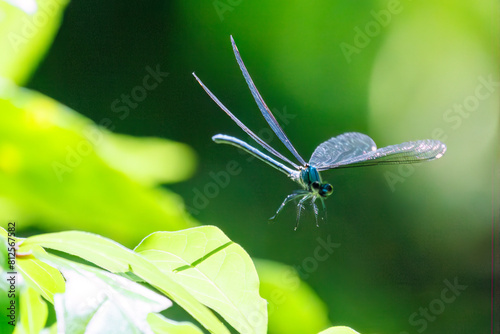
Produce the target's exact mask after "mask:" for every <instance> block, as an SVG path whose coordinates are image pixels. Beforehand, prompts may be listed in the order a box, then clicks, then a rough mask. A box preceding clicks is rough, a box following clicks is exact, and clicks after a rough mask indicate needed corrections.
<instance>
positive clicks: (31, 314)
mask: <svg viewBox="0 0 500 334" xmlns="http://www.w3.org/2000/svg"><path fill="white" fill-rule="evenodd" d="M2 232H3V233H5V230H3V229H2ZM18 241H20V240H18ZM42 247H43V248H42ZM44 248H47V249H53V250H58V251H59V252H62V254H64V253H66V254H67V255H74V256H77V257H79V258H81V259H83V260H87V261H89V262H91V263H93V264H95V265H97V266H98V267H100V268H96V267H90V266H88V265H84V264H81V263H77V262H74V261H72V260H68V259H65V258H63V257H61V256H60V255H59V256H55V255H51V254H49V253H47V252H46V251H45V250H44ZM19 251H20V252H21V251H22V252H23V253H26V252H31V255H29V256H20V257H18V258H17V261H18V268H19V267H23V268H24V270H22V271H21V270H19V271H20V273H21V275H22V277H23V278H24V279H25V280H26V285H27V287H26V288H25V289H23V291H22V293H21V298H20V300H21V303H22V306H21V309H20V321H19V322H18V323H17V327H16V331H18V332H19V333H32V332H33V333H34V332H38V331H39V329H41V328H43V326H44V325H45V321H46V319H47V305H46V302H45V301H44V300H43V299H42V297H41V294H40V293H39V291H42V292H44V294H43V296H44V298H45V300H47V301H48V302H50V303H51V304H52V306H51V307H53V308H54V309H55V312H56V317H57V323H58V326H59V331H62V330H65V331H66V332H71V333H84V332H85V333H93V332H96V331H97V332H103V331H104V332H106V333H115V332H116V333H149V332H151V331H153V332H154V333H167V332H168V333H200V330H199V329H198V328H197V327H196V325H195V324H192V323H190V322H177V321H174V320H170V319H167V318H165V317H164V316H161V315H157V314H155V313H157V312H160V311H162V310H164V309H165V308H167V307H169V306H170V305H171V304H172V303H171V302H170V301H169V300H168V299H167V298H165V297H169V298H172V300H173V301H175V302H176V303H178V304H179V305H180V306H181V307H183V308H184V309H185V310H186V311H187V312H188V313H190V314H191V315H192V316H193V318H194V319H196V320H197V321H198V322H199V323H200V324H201V325H203V326H204V327H205V328H206V329H208V330H209V331H211V332H213V333H229V330H228V329H227V328H226V327H225V326H224V325H223V324H222V323H220V322H219V321H218V320H217V318H216V317H214V316H213V314H212V313H211V311H210V310H208V309H207V308H205V307H204V306H202V305H201V304H198V301H199V302H201V303H203V304H205V305H206V306H208V307H210V308H211V309H212V310H214V311H215V312H217V313H218V314H220V315H221V316H222V317H223V318H225V320H226V321H227V322H228V323H229V324H230V325H231V326H232V327H234V328H235V329H236V330H237V331H238V332H240V333H266V332H267V309H266V307H267V305H266V302H265V300H264V299H262V298H261V297H260V296H259V279H258V277H257V271H256V269H255V267H254V265H253V263H252V261H251V260H250V257H249V256H248V254H247V253H246V252H245V251H244V250H243V248H241V247H240V246H239V245H237V244H235V243H234V242H232V241H231V240H230V239H229V238H227V236H226V235H225V234H224V233H222V231H220V230H219V229H218V228H216V227H213V226H202V227H196V228H191V229H187V230H183V231H177V232H158V233H154V234H152V235H150V236H148V237H147V238H145V239H144V240H143V241H142V242H141V244H140V245H138V246H137V247H136V251H132V250H129V249H127V248H125V247H123V246H121V245H120V244H118V243H116V242H113V241H111V240H109V239H106V238H103V237H100V236H98V235H94V234H90V233H85V232H76V231H73V232H60V233H52V234H41V235H37V236H33V237H29V238H27V239H25V240H23V243H22V246H21V247H20V248H19ZM26 263H31V264H34V263H37V264H38V265H39V267H35V266H32V267H30V266H27V265H26ZM41 263H43V264H44V267H43V270H40V268H41V267H40V264H41ZM261 267H262V272H263V274H262V276H263V281H264V282H267V283H266V284H267V286H270V285H271V284H273V283H276V279H275V277H273V275H276V274H277V273H278V272H280V270H281V273H282V272H283V271H282V270H283V269H284V268H285V267H284V266H282V265H279V264H276V263H271V262H267V263H266V262H262V264H261ZM277 268H279V269H277ZM40 271H48V272H49V273H51V274H50V275H48V274H47V275H40V274H39V272H40ZM4 272H5V269H4ZM54 272H57V273H58V274H57V275H55V274H54ZM59 272H60V273H62V275H64V279H65V281H63V282H60V281H59V277H60V275H61V274H60V273H59ZM125 273H127V274H128V275H117V274H125ZM132 275H135V276H137V277H140V278H141V279H142V280H143V283H145V284H146V285H141V284H139V283H137V282H135V281H133V280H131V279H129V277H130V276H132ZM47 277H55V278H54V279H52V280H51V279H48V278H47ZM27 278H29V279H27ZM55 281H57V282H58V284H57V289H58V290H56V291H55V294H53V299H51V298H50V297H52V295H51V294H49V293H48V291H51V292H52V293H53V292H54V291H53V290H51V288H52V289H53V286H54V284H55V283H54V282H55ZM295 281H296V283H297V284H298V286H296V287H294V290H292V291H287V292H285V297H284V298H287V299H289V300H288V301H287V305H288V304H290V305H291V306H289V307H288V308H286V310H289V311H296V312H298V313H297V314H296V315H297V316H298V319H301V321H303V320H304V319H308V320H310V321H311V325H313V326H316V325H315V324H318V320H317V319H322V320H319V321H320V322H321V321H323V322H326V320H325V318H322V317H323V316H322V315H316V319H315V317H314V315H312V314H309V316H308V317H307V318H302V317H303V316H304V315H307V314H308V312H309V313H310V312H314V311H319V312H323V313H324V309H322V308H321V302H320V301H319V300H318V299H317V297H316V296H315V295H314V293H313V292H312V291H311V290H310V288H308V287H307V286H305V284H304V283H300V280H299V279H298V277H295ZM269 282H273V283H269ZM61 285H63V286H61ZM265 286H266V285H264V289H265ZM150 288H156V290H157V291H159V292H160V293H162V294H163V295H164V296H161V295H159V294H158V293H157V292H154V291H152V290H150ZM276 289H280V293H281V292H283V291H285V290H286V289H287V287H284V288H283V287H282V286H279V287H276ZM286 293H288V295H287V294H286ZM2 299H3V300H5V297H2ZM299 304H300V305H301V306H302V307H304V309H305V312H304V311H301V310H300V308H299V307H298V305H299ZM299 323H300V322H299V320H295V324H296V325H298V324H299ZM117 324H120V325H119V326H118V325H117ZM302 326H303V325H302ZM275 328H278V327H276V326H275ZM281 328H285V327H283V326H282V327H281ZM303 328H306V327H303ZM270 332H272V331H270ZM307 332H309V331H307ZM276 333H278V332H277V331H276Z"/></svg>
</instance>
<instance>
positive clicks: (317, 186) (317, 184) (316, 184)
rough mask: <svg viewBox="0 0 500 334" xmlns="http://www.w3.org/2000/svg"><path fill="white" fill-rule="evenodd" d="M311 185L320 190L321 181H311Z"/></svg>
mask: <svg viewBox="0 0 500 334" xmlns="http://www.w3.org/2000/svg"><path fill="white" fill-rule="evenodd" d="M311 187H312V188H313V189H314V190H319V182H318V181H314V182H313V183H311Z"/></svg>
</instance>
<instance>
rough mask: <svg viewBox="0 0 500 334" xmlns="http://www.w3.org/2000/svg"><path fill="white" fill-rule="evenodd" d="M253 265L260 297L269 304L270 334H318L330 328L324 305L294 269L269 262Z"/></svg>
mask: <svg viewBox="0 0 500 334" xmlns="http://www.w3.org/2000/svg"><path fill="white" fill-rule="evenodd" d="M254 261H255V265H256V267H257V271H258V272H259V278H260V293H261V295H262V297H263V298H265V299H266V300H267V302H268V309H269V333H276V334H278V333H289V334H294V333H297V334H307V333H317V332H318V331H320V330H322V329H323V328H325V327H327V326H329V324H330V321H329V320H328V310H327V309H326V306H325V304H324V303H323V301H321V299H320V298H319V297H318V296H317V295H316V293H315V292H314V291H313V290H312V289H311V287H309V286H308V285H307V284H306V283H305V282H303V281H302V280H301V279H300V277H299V275H298V273H297V271H296V270H295V269H294V268H293V267H290V266H286V265H283V264H281V263H278V262H274V261H269V260H260V259H259V260H254Z"/></svg>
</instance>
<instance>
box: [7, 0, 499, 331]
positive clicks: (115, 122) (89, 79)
mask: <svg viewBox="0 0 500 334" xmlns="http://www.w3.org/2000/svg"><path fill="white" fill-rule="evenodd" d="M1 20H3V21H1ZM1 20H0V23H2V22H4V23H5V16H2V17H1ZM498 22H499V20H498V4H497V3H496V2H494V1H472V0H458V1H457V0H455V1H439V2H434V1H418V2H417V1H410V0H405V1H365V2H351V1H329V2H327V1H313V2H303V1H289V2H286V3H284V2H269V1H245V0H239V1H237V0H232V1H231V0H220V1H218V0H216V1H203V2H202V1H197V2H195V1H175V2H174V1H148V2H147V4H146V3H144V4H143V3H140V4H139V3H137V2H135V1H134V2H132V1H106V2H101V1H90V0H87V1H82V0H75V1H72V2H71V3H69V4H68V6H67V8H66V10H65V12H64V15H63V16H62V23H61V26H60V29H59V31H58V32H57V34H56V36H55V39H54V42H53V44H52V46H51V47H50V48H49V50H48V51H47V54H46V55H45V57H44V58H43V59H42V60H41V61H40V64H39V66H38V67H36V68H33V71H34V72H33V74H32V76H30V77H29V78H28V74H29V73H30V70H29V69H25V68H23V69H22V71H24V72H26V73H21V74H18V77H16V76H15V75H9V76H10V77H11V78H14V80H15V81H16V82H17V83H18V84H20V85H22V86H25V87H27V88H29V89H32V90H35V91H38V92H40V93H42V94H45V95H47V96H49V97H51V98H53V99H54V100H56V101H58V102H60V103H62V104H64V105H66V106H68V107H70V108H71V109H73V110H76V111H77V112H78V113H81V114H82V115H84V116H85V117H86V118H83V117H80V115H78V114H76V113H74V112H73V111H71V110H67V109H65V108H62V107H61V106H58V105H56V104H55V102H48V101H47V100H46V99H45V98H41V97H39V96H38V95H36V94H34V93H32V92H31V93H29V92H27V91H25V92H23V91H21V92H19V91H16V90H12V89H10V90H9V88H3V89H2V98H4V99H6V101H7V102H5V103H4V105H3V106H2V109H3V110H2V115H1V119H0V121H1V123H2V125H0V128H1V129H2V132H1V133H0V141H1V142H0V152H1V153H2V154H1V156H2V158H0V181H1V182H2V184H3V186H2V189H1V191H0V209H1V216H0V218H1V219H2V221H3V222H5V224H6V222H7V221H8V220H16V221H17V222H18V224H17V226H18V232H19V233H20V234H21V235H28V234H33V233H41V232H46V231H55V230H68V229H79V230H87V231H92V232H95V233H100V234H102V235H105V236H107V237H110V238H112V239H114V240H117V241H118V242H121V243H123V244H125V245H126V246H128V247H133V246H135V245H136V244H137V243H138V242H139V241H140V240H141V239H142V238H143V237H145V236H146V235H147V234H148V233H150V232H152V231H156V230H170V229H179V228H185V227H187V226H193V225H195V224H198V223H200V224H213V225H216V226H218V227H220V228H221V229H222V230H223V231H224V232H225V233H226V234H227V235H228V236H229V237H230V238H231V239H232V240H234V241H235V242H237V243H239V244H241V245H242V246H243V247H244V248H245V250H247V252H248V253H249V254H250V255H251V256H252V257H255V258H263V259H269V260H274V261H278V262H282V263H284V264H287V265H290V266H294V267H295V268H296V269H297V270H298V271H299V273H300V275H301V278H302V279H303V280H304V281H305V282H307V283H308V284H309V285H310V286H311V287H312V288H313V290H314V291H316V293H317V294H318V295H319V297H320V298H321V299H322V300H323V302H324V303H325V304H326V305H327V307H328V316H329V319H330V321H331V323H332V324H334V325H346V326H350V327H352V328H354V329H356V330H357V331H359V332H361V333H405V332H406V333H420V332H424V331H425V332H426V333H485V332H487V331H488V329H489V328H490V311H491V299H490V298H491V297H490V296H491V277H492V276H491V275H492V273H491V261H492V259H491V239H492V215H496V217H497V218H498V205H497V202H498V200H496V198H498V180H499V176H500V168H499V166H500V165H499V164H498V157H499V156H498V145H497V143H498V139H499V138H498V125H499V118H498V110H499V105H498V104H499V90H500V84H499V81H500V79H499V75H498V58H499V57H498V56H499V55H498V40H499V34H498ZM44 28H46V27H44ZM230 34H232V35H233V37H234V39H235V41H236V43H237V45H238V48H239V50H240V52H241V55H242V57H243V60H244V61H245V63H246V66H247V68H248V70H249V72H250V74H251V75H252V76H253V79H254V81H255V83H256V85H257V87H258V89H259V91H260V92H261V94H262V96H263V97H264V99H265V100H266V102H267V104H268V105H269V107H270V108H271V109H273V110H275V111H276V113H277V118H278V120H280V121H281V122H282V125H283V128H284V129H285V131H286V133H287V134H288V136H289V138H290V139H291V140H292V142H293V144H294V145H295V147H296V149H297V150H298V151H299V152H300V153H301V155H302V156H303V157H304V158H305V159H306V160H308V158H309V156H310V154H311V153H312V152H313V150H314V149H315V147H316V146H317V145H318V144H320V143H321V142H322V141H325V140H327V139H329V138H330V137H332V136H336V135H338V134H340V133H343V132H347V131H358V132H363V133H366V134H368V135H369V136H371V137H372V138H373V139H374V140H375V142H376V143H377V144H378V146H379V147H383V146H387V145H391V144H396V143H401V142H404V141H409V140H416V139H425V138H433V139H440V140H442V141H443V142H445V143H446V144H447V146H448V151H447V152H446V155H445V156H444V157H443V158H442V159H440V160H437V161H433V162H430V163H426V164H422V165H417V166H415V167H408V166H389V167H372V168H355V169H350V170H349V169H347V170H332V171H329V172H325V173H324V174H323V178H324V179H325V180H328V181H330V182H331V183H332V184H333V186H334V194H333V195H332V196H331V198H330V199H329V200H328V201H327V208H328V217H329V221H328V223H327V224H321V225H320V227H319V228H317V227H316V226H315V224H314V217H313V215H312V213H311V210H307V212H306V213H305V214H304V215H303V218H302V220H301V225H300V228H299V230H298V231H294V230H293V226H294V224H295V214H296V212H295V209H294V207H293V205H291V206H290V207H287V209H286V210H284V212H283V213H282V215H281V216H280V218H279V219H278V221H277V222H276V223H275V224H268V223H267V219H268V218H269V217H270V216H272V215H273V214H274V212H275V211H276V209H277V208H278V206H279V204H280V203H281V201H282V200H283V199H284V197H285V196H286V195H287V194H289V193H290V192H291V191H293V190H295V189H296V188H297V187H296V185H295V184H293V183H292V182H290V181H289V180H287V179H286V177H283V175H282V174H280V173H278V172H276V171H275V170H273V169H271V168H269V167H268V166H266V165H265V164H263V163H261V162H259V161H256V160H255V159H254V160H251V159H249V157H248V156H247V155H245V154H241V153H240V152H238V151H237V150H236V149H235V148H233V147H229V146H225V145H224V146H221V145H216V144H215V143H213V142H212V141H211V136H213V135H214V134H217V133H224V134H228V135H234V136H236V137H239V138H242V139H245V140H247V139H248V137H247V136H246V135H245V134H243V132H242V131H241V129H239V128H238V127H237V126H236V125H235V124H234V123H233V122H232V121H231V119H230V118H229V117H228V116H227V115H225V114H224V112H223V111H221V110H220V109H218V107H217V106H216V104H215V103H214V102H213V101H212V100H210V98H209V97H208V96H207V95H206V94H205V92H204V91H203V90H202V88H201V87H200V86H199V85H198V83H197V82H196V81H195V79H194V78H193V77H192V75H191V73H192V72H193V71H195V72H196V74H197V75H198V76H199V77H200V79H202V80H203V82H204V83H205V84H206V85H207V86H208V87H209V88H210V89H211V90H212V92H213V93H214V94H216V95H217V96H218V98H219V99H220V100H221V101H222V102H223V103H224V104H225V105H226V106H227V107H228V108H229V109H230V110H231V111H232V112H233V113H234V114H235V115H236V116H237V117H238V118H239V119H240V120H241V121H242V122H243V123H245V124H246V125H247V126H248V127H250V128H251V129H253V130H254V131H255V132H256V133H258V134H260V135H261V136H263V138H265V139H269V140H268V141H269V142H270V143H271V145H272V146H274V147H275V148H276V149H278V150H279V151H281V152H283V153H287V152H286V149H285V148H284V146H283V145H282V144H281V143H280V142H279V140H278V139H277V138H275V137H273V136H271V135H270V134H271V132H270V131H269V128H268V126H267V124H266V123H265V121H264V120H263V118H262V117H261V115H260V112H259V111H258V109H257V106H256V105H255V103H254V101H253V99H252V96H251V94H250V92H249V90H248V87H247V85H246V83H245V81H244V79H243V77H242V75H241V72H240V70H239V68H238V65H237V63H236V61H235V59H234V56H233V53H232V49H231V44H230V41H229V35H230ZM7 37H8V36H7ZM2 38H3V42H4V43H7V42H6V41H8V42H10V43H12V41H11V40H10V39H8V38H6V36H3V37H2ZM37 38H38V37H37ZM9 61H10V63H9ZM4 62H5V63H6V64H13V65H9V66H7V67H5V66H4V68H3V72H2V73H3V74H2V75H6V74H5V73H8V70H10V69H12V68H16V67H15V66H16V60H15V59H14V60H4ZM17 66H18V67H19V66H20V65H19V64H17ZM19 71H20V72H22V71H21V70H19ZM151 72H156V73H158V72H161V75H157V76H156V84H155V81H154V80H152V79H147V80H146V81H144V79H145V77H146V76H147V75H148V74H149V75H151V74H150V73H151ZM167 73H168V74H167ZM153 78H154V76H153ZM153 86H154V87H153ZM5 87H9V86H8V85H7V86H5ZM138 87H139V88H138ZM145 87H146V88H145ZM148 87H149V88H148ZM127 96H129V98H130V99H131V100H129V102H126V99H127ZM134 96H135V98H134ZM37 99H38V100H37ZM39 100H40V101H41V102H40V101H39ZM37 101H38V102H37ZM41 106H42V107H41ZM9 108H11V109H12V110H10V109H9ZM16 108H18V109H19V108H20V110H24V111H26V110H28V111H29V110H31V113H30V112H28V113H26V114H23V113H15V112H13V110H17V109H16ZM91 121H93V122H95V123H96V124H101V125H103V126H105V127H107V128H109V130H112V131H111V132H114V133H118V134H122V135H119V136H116V135H112V134H111V132H108V131H106V130H96V129H98V128H96V127H95V126H94V125H93V124H92V122H91ZM89 129H90V130H89ZM101 129H102V128H101ZM87 130H88V131H87ZM92 131H94V132H92ZM88 133H94V134H95V136H94V137H93V138H98V139H96V140H95V141H94V142H92V143H93V146H94V150H92V149H90V150H86V148H85V147H83V146H84V145H83V144H82V143H86V142H87V141H88V140H85V138H87V139H88V138H89V135H88ZM131 136H135V137H140V140H139V139H134V138H132V137H131ZM155 137H159V138H164V139H167V140H166V141H161V140H159V139H157V138H155ZM82 140H83V141H82ZM78 150H81V151H82V152H83V154H78V153H77V154H76V156H75V153H74V152H75V151H77V152H78ZM72 152H73V153H72ZM68 159H69V160H68ZM54 162H56V164H54ZM69 165H71V166H69ZM61 166H66V167H68V166H69V168H68V169H67V170H66V169H64V167H61ZM61 168H62V169H61ZM57 171H59V172H57ZM58 173H59V174H58ZM58 175H59V176H58ZM160 184H162V185H160ZM494 194H495V196H496V197H495V196H493V195H494ZM492 205H493V207H492ZM3 222H2V226H3V224H4V223H3ZM496 235H497V236H498V234H496ZM318 238H321V240H323V241H319V240H318ZM328 240H330V241H331V242H333V243H335V244H336V247H335V248H334V251H333V249H332V251H333V252H332V253H331V254H328V256H327V257H326V258H323V257H321V259H320V258H318V252H317V251H316V250H317V249H318V247H319V246H321V245H322V244H323V243H324V242H328ZM338 244H340V245H338ZM321 255H324V253H323V252H322V253H321ZM445 282H451V284H453V282H458V284H459V285H461V286H467V287H466V288H465V290H464V289H462V290H460V291H459V292H458V293H457V295H456V296H455V297H456V298H455V299H454V301H453V302H446V301H443V297H442V296H443V295H442V291H443V289H445V288H446V287H447V283H445ZM446 296H448V297H449V296H452V294H451V293H450V294H449V295H446ZM445 299H446V298H445ZM278 304H279V303H278ZM285 304H286V301H285ZM283 307H284V306H282V308H283ZM278 308H279V305H278ZM422 309H430V310H429V311H428V312H429V314H430V315H429V317H428V318H427V319H426V317H425V316H424V315H422V314H421V313H420V312H423V311H422ZM282 313H283V312H282ZM415 313H417V314H416V315H415ZM288 316H289V317H291V318H293V317H296V315H293V314H288Z"/></svg>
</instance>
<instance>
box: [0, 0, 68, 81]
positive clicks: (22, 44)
mask: <svg viewBox="0 0 500 334" xmlns="http://www.w3.org/2000/svg"><path fill="white" fill-rule="evenodd" d="M68 2H69V1H67V0H60V1H42V0H38V1H35V0H7V1H4V0H2V1H0V50H2V52H0V77H4V78H9V79H12V80H13V81H15V82H17V83H23V82H25V81H26V79H27V78H28V77H29V75H30V74H31V72H32V71H33V70H34V69H35V68H36V66H37V65H38V63H39V61H40V59H41V58H42V56H43V55H44V54H45V52H46V51H47V49H48V48H49V46H50V44H51V43H52V40H53V38H54V36H55V34H56V32H57V30H58V29H59V25H60V23H61V18H62V14H63V11H64V8H65V7H66V5H67V4H68Z"/></svg>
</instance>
